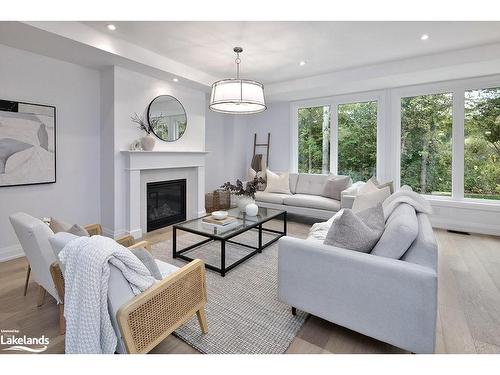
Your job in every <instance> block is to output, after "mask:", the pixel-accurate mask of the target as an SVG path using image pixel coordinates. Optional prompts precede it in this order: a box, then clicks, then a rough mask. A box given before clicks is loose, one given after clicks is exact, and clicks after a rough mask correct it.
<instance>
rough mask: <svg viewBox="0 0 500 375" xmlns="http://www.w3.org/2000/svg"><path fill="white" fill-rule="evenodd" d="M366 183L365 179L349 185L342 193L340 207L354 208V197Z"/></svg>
mask: <svg viewBox="0 0 500 375" xmlns="http://www.w3.org/2000/svg"><path fill="white" fill-rule="evenodd" d="M364 184H365V183H364V182H363V181H358V182H355V183H354V184H352V185H351V186H349V187H348V188H347V189H345V190H343V191H342V192H341V193H340V207H341V208H352V204H353V203H354V198H356V196H357V195H358V189H359V188H360V187H361V186H363V185H364Z"/></svg>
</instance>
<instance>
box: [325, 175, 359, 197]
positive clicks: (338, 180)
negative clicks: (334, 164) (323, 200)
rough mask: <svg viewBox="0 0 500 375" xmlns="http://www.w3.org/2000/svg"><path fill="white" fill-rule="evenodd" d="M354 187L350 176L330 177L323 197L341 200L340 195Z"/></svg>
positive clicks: (326, 182)
mask: <svg viewBox="0 0 500 375" xmlns="http://www.w3.org/2000/svg"><path fill="white" fill-rule="evenodd" d="M351 185H352V179H351V177H349V176H336V175H333V174H332V175H330V176H328V178H327V179H326V181H325V185H324V187H323V194H321V195H323V196H324V197H327V198H332V199H336V200H338V201H339V200H340V194H341V193H342V192H343V191H344V190H345V189H347V188H348V187H349V186H351Z"/></svg>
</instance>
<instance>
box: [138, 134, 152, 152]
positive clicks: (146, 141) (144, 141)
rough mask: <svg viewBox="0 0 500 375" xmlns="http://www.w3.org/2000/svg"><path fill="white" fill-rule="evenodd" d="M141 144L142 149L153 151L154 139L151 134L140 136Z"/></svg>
mask: <svg viewBox="0 0 500 375" xmlns="http://www.w3.org/2000/svg"><path fill="white" fill-rule="evenodd" d="M141 146H142V149H143V150H144V151H153V148H155V139H154V138H153V137H151V135H149V134H146V135H145V136H144V137H142V138H141Z"/></svg>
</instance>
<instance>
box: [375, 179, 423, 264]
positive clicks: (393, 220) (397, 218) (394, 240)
mask: <svg viewBox="0 0 500 375" xmlns="http://www.w3.org/2000/svg"><path fill="white" fill-rule="evenodd" d="M386 189H388V188H386ZM417 233H418V222H417V215H416V213H415V209H414V208H413V207H412V206H410V205H409V204H407V203H401V204H400V205H398V206H397V207H396V209H395V210H394V211H393V212H392V214H391V215H390V216H389V217H388V218H387V220H386V223H385V230H384V233H383V234H382V237H380V240H379V241H378V242H377V244H376V245H375V247H374V248H373V250H372V252H371V253H372V254H373V255H378V256H382V257H386V258H393V259H400V258H401V257H402V256H403V255H404V254H405V253H406V251H407V250H408V248H409V247H410V246H411V244H412V243H413V241H414V240H415V238H416V237H417Z"/></svg>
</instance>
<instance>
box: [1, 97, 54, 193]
mask: <svg viewBox="0 0 500 375" xmlns="http://www.w3.org/2000/svg"><path fill="white" fill-rule="evenodd" d="M55 182H56V107H53V106H49V105H41V104H33V103H24V102H16V101H9V100H0V187H6V186H19V185H33V184H51V183H55Z"/></svg>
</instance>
